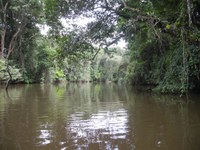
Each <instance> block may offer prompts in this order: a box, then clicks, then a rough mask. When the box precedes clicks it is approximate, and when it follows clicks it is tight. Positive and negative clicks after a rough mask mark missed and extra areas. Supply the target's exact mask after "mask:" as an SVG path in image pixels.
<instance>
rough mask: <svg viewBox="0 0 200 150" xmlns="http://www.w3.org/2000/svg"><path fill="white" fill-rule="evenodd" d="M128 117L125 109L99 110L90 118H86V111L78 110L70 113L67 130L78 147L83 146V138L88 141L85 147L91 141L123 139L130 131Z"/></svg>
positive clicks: (105, 141) (100, 141)
mask: <svg viewBox="0 0 200 150" xmlns="http://www.w3.org/2000/svg"><path fill="white" fill-rule="evenodd" d="M127 117H128V115H127V111H126V110H124V109H119V110H117V111H114V112H110V111H99V112H98V113H96V114H92V115H91V117H90V118H89V119H84V112H77V113H75V114H71V115H70V117H69V123H68V125H67V127H66V130H67V133H70V138H72V139H73V143H76V145H77V146H78V147H81V145H79V143H81V140H84V141H87V143H86V144H85V145H84V146H85V147H88V146H89V144H90V143H97V144H98V143H103V142H104V143H107V142H109V141H110V140H111V139H121V140H123V139H126V135H127V133H128V124H127V123H128V119H127Z"/></svg>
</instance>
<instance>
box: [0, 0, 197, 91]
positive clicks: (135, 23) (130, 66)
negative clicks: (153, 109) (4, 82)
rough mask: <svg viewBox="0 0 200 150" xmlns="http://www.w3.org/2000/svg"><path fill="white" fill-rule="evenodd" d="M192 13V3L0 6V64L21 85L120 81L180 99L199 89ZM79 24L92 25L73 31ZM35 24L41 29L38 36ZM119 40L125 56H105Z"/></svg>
mask: <svg viewBox="0 0 200 150" xmlns="http://www.w3.org/2000/svg"><path fill="white" fill-rule="evenodd" d="M198 11H199V4H198V1H196V0H178V1H173V0H166V1H156V0H84V1H81V0H75V1H74V0H44V1H41V0H20V1H17V0H1V20H0V26H1V60H2V61H3V58H6V59H8V60H9V63H10V65H11V66H15V67H17V68H19V69H20V70H21V71H20V72H21V73H22V76H23V77H22V78H23V79H22V80H24V81H25V82H41V81H43V82H44V81H46V82H49V80H50V76H51V77H52V78H53V80H58V79H59V78H65V79H68V80H75V78H76V80H78V79H81V80H82V79H84V80H101V79H102V80H104V79H105V78H107V79H108V80H113V81H114V80H115V81H116V80H119V78H120V80H121V78H123V80H124V81H126V82H130V83H131V84H135V85H138V84H139V85H151V86H154V87H155V88H154V90H158V91H161V92H187V91H188V90H194V89H199V88H200V81H199V80H200V77H199V76H200V62H199V61H200V59H199V58H200V53H199V27H200V23H199V22H200V19H199V17H198V15H197V14H198ZM80 17H82V19H84V18H92V19H91V21H89V22H88V23H87V26H81V25H80V24H81V21H80V22H75V21H76V18H80ZM63 20H65V21H66V22H68V23H69V26H72V27H70V28H69V26H68V27H67V26H63ZM40 24H43V25H47V26H48V27H49V31H48V34H47V35H46V36H44V35H41V34H40V32H39V31H40V30H41V29H39V25H40ZM70 24H71V25H70ZM122 38H123V39H124V40H125V41H126V42H127V43H128V47H127V50H126V51H124V52H123V53H121V52H120V51H121V50H120V49H116V51H113V48H111V47H110V46H112V45H113V44H115V43H117V42H118V41H119V40H120V39H122ZM119 53H120V55H121V56H122V57H123V61H122V59H121V58H120V60H121V61H120V62H117V63H116V62H115V61H116V60H115V59H118V58H119V57H118V56H119V55H118V54H119ZM99 56H101V57H99ZM127 56H128V57H127ZM112 57H113V58H115V59H112ZM118 60H119V59H118ZM112 63H114V64H116V65H117V67H116V69H113V71H114V72H110V73H109V75H106V72H107V73H108V72H109V71H110V70H109V69H110V68H109V67H108V66H112ZM2 68H3V67H2ZM114 68H115V67H114ZM122 68H123V69H122ZM72 76H74V77H73V79H72ZM83 76H87V77H88V78H87V79H86V78H83ZM111 76H112V77H111ZM116 77H119V78H116Z"/></svg>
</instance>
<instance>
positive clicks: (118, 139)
mask: <svg viewBox="0 0 200 150" xmlns="http://www.w3.org/2000/svg"><path fill="white" fill-rule="evenodd" d="M0 96H1V101H0V149H2V150H4V149H5V150H6V149H11V150H15V149H16V150H18V149H21V150H27V149H29V150H37V149H38V150H49V149H55V150H57V149H58V150H65V149H89V150H90V149H91V150H98V149H100V150H118V149H120V150H146V149H148V150H157V149H162V150H168V149H170V150H177V149H181V150H199V148H200V144H199V141H200V109H199V108H200V102H199V101H198V98H199V97H198V96H196V95H192V96H191V97H189V98H190V100H186V99H185V98H184V97H179V96H173V95H171V96H170V95H164V96H163V95H154V94H151V93H143V92H138V91H136V90H135V89H134V88H132V87H130V86H119V85H116V84H90V83H84V84H83V83H77V84H75V83H74V84H58V85H48V84H47V85H39V84H35V85H16V86H11V87H10V88H9V97H10V100H8V99H9V97H8V96H6V95H5V93H4V92H3V90H2V89H0ZM2 98H3V99H2Z"/></svg>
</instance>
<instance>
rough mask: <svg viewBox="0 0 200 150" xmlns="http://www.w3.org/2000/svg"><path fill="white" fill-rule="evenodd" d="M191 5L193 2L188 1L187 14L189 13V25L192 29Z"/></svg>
mask: <svg viewBox="0 0 200 150" xmlns="http://www.w3.org/2000/svg"><path fill="white" fill-rule="evenodd" d="M191 4H192V0H187V13H188V25H189V27H191V25H192V17H191Z"/></svg>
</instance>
